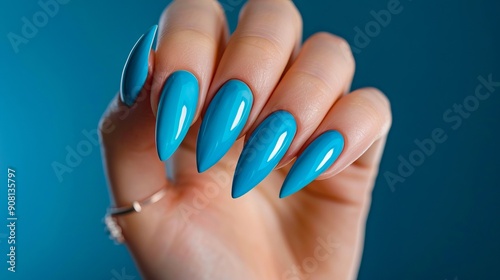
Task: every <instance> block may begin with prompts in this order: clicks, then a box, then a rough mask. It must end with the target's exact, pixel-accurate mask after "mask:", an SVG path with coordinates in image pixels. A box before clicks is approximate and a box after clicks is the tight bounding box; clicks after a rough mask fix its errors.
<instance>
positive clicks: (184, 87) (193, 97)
mask: <svg viewBox="0 0 500 280" xmlns="http://www.w3.org/2000/svg"><path fill="white" fill-rule="evenodd" d="M198 91H199V86H198V80H197V79H196V77H195V76H194V75H193V74H191V73H190V72H188V71H183V70H181V71H176V72H174V73H172V74H171V75H170V77H168V79H167V81H166V82H165V85H164V86H163V89H162V91H161V97H160V103H159V104H158V114H157V116H156V148H157V149H158V156H159V157H160V160H162V161H164V160H167V159H168V158H170V156H172V154H173V153H174V152H175V151H176V150H177V148H178V147H179V145H180V144H181V142H182V140H183V139H184V137H185V136H186V134H187V132H188V130H189V127H190V126H191V123H192V122H193V118H194V115H195V112H196V106H197V104H198Z"/></svg>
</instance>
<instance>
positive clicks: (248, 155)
mask: <svg viewBox="0 0 500 280" xmlns="http://www.w3.org/2000/svg"><path fill="white" fill-rule="evenodd" d="M296 131H297V123H296V122H295V119H294V118H293V116H292V114H290V113H288V112H286V111H277V112H274V113H272V114H271V115H269V116H268V117H267V118H266V119H265V120H264V121H263V122H262V123H261V124H260V125H259V126H258V127H257V128H256V129H255V131H254V132H253V133H252V135H251V136H250V138H249V139H248V142H247V143H246V144H245V147H244V148H243V152H242V153H241V156H240V158H239V160H238V164H237V165H236V171H235V173H234V179H233V188H232V196H233V198H237V197H240V196H242V195H244V194H245V193H247V192H248V191H250V190H251V189H253V188H254V187H255V186H256V185H257V184H259V183H260V182H261V181H262V180H264V178H265V177H266V176H267V175H269V173H271V171H272V170H273V169H274V168H275V167H276V165H277V164H278V163H279V161H280V160H281V158H283V156H284V155H285V153H286V151H287V150H288V148H289V147H290V144H291V143H292V141H293V138H294V137H295V132H296Z"/></svg>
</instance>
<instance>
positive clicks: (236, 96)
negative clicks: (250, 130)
mask: <svg viewBox="0 0 500 280" xmlns="http://www.w3.org/2000/svg"><path fill="white" fill-rule="evenodd" d="M252 103H253V95H252V92H251V90H250V88H249V87H248V86H247V85H246V84H245V83H243V82H242V81H238V80H230V81H228V82H227V83H225V84H224V85H223V86H222V88H221V89H220V90H219V91H218V92H217V94H216V95H215V97H214V98H213V100H212V101H211V102H210V105H209V106H208V109H207V112H206V113H205V116H204V117H203V122H202V123H201V127H200V132H199V134H198V142H197V145H196V146H197V147H196V163H197V167H198V172H204V171H205V170H207V169H209V168H210V167H212V166H213V165H214V164H216V163H217V162H218V161H219V160H220V159H221V158H222V157H223V156H224V155H225V154H226V153H227V151H229V149H230V148H231V146H233V144H234V142H235V141H236V139H237V138H238V135H239V134H240V133H241V130H243V127H244V126H245V123H246V121H247V119H248V116H249V115H250V110H251V109H252Z"/></svg>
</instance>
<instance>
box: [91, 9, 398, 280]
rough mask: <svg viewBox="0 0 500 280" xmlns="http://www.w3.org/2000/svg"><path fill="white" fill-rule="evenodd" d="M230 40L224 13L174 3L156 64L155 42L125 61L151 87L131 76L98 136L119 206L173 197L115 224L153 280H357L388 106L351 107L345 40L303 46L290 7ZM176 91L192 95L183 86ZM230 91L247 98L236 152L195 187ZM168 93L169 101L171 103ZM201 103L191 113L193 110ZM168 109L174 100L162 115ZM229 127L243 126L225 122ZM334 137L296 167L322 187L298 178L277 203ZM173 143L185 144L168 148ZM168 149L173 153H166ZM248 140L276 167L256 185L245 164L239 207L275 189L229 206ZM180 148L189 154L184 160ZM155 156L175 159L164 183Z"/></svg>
mask: <svg viewBox="0 0 500 280" xmlns="http://www.w3.org/2000/svg"><path fill="white" fill-rule="evenodd" d="M227 30H228V28H227V26H226V20H225V18H224V13H223V10H222V9H221V7H220V6H219V5H218V3H217V2H216V1H211V0H206V1H200V0H182V1H181V0H178V1H175V2H174V3H172V4H171V5H170V6H169V7H168V8H167V9H166V10H165V12H164V13H163V15H162V17H161V20H160V24H159V32H158V34H159V36H158V46H157V48H156V51H151V52H150V53H149V45H150V44H151V42H150V41H151V40H152V38H153V36H154V30H152V31H150V32H149V33H148V36H145V37H144V38H143V41H142V42H143V44H142V45H141V44H139V45H141V46H137V47H136V48H137V50H136V52H140V51H142V52H144V50H143V49H144V46H146V47H147V48H148V49H147V52H146V55H144V53H143V54H142V56H140V55H137V56H136V57H135V58H131V59H135V61H133V62H131V61H130V59H129V64H134V65H129V66H128V67H129V68H131V67H136V68H137V69H141V68H140V67H141V65H140V64H141V63H142V72H140V71H139V72H137V71H136V72H134V73H135V74H134V75H136V76H135V77H137V75H139V74H141V73H142V74H143V80H142V83H141V79H138V80H130V77H128V76H127V75H125V76H124V79H125V80H124V83H125V84H124V85H122V98H120V96H119V95H117V97H116V98H115V99H114V100H113V101H112V102H111V104H110V106H109V108H108V110H107V112H106V113H105V114H104V116H103V118H102V120H101V123H100V130H101V138H102V143H103V154H104V160H105V166H106V172H107V176H108V179H109V184H110V187H111V192H112V195H113V198H114V205H116V206H118V207H121V206H128V205H131V203H132V202H133V201H136V200H141V199H143V198H145V197H148V196H150V195H151V194H153V193H155V192H157V191H158V190H159V189H161V188H162V187H166V188H167V189H168V191H167V194H166V196H165V197H163V198H162V199H161V200H160V201H158V202H156V203H154V204H151V205H149V206H147V207H144V208H143V209H142V211H141V212H140V213H132V214H128V215H122V216H118V217H117V221H118V224H119V225H120V226H121V227H122V230H123V235H124V238H125V240H126V245H127V246H128V248H129V250H130V251H131V253H132V255H133V257H134V259H135V261H136V263H137V265H138V267H139V268H140V270H141V273H142V274H143V275H144V277H145V278H147V279H190V280H192V279H219V280H221V279H288V280H291V279H329V280H331V279H353V278H355V277H356V275H357V270H358V266H359V262H360V257H361V252H362V247H363V239H364V226H365V221H366V216H367V212H368V209H369V205H370V195H371V191H372V187H373V184H374V181H375V178H376V176H377V172H378V165H379V161H380V158H381V154H382V151H383V147H384V143H385V139H386V135H387V133H388V130H389V128H390V125H391V113H390V106H389V102H388V100H387V99H386V97H385V96H384V95H383V94H382V93H381V92H380V91H378V90H376V89H373V88H362V89H358V90H356V91H353V92H351V93H349V91H350V84H351V81H352V78H353V74H354V60H353V56H352V54H351V52H350V49H349V46H348V44H347V43H346V41H345V40H343V39H341V38H339V37H337V36H335V35H331V34H328V33H318V34H315V35H313V36H311V37H310V38H308V39H307V40H306V41H305V42H304V44H303V45H301V37H302V20H301V17H300V14H299V12H298V11H297V10H296V8H295V7H294V5H293V3H292V2H291V1H285V0H251V1H249V2H248V3H247V4H246V6H245V7H244V10H243V12H242V14H241V16H240V21H239V24H238V27H237V29H236V31H235V32H234V34H233V35H232V36H231V37H230V38H229V36H228V31H227ZM148 44H149V45H148ZM148 53H149V55H148ZM144 57H145V58H144ZM138 65H139V66H138ZM134 70H135V68H134ZM178 70H185V71H188V72H190V73H191V74H192V75H194V77H195V81H197V83H196V82H195V83H194V84H193V82H191V84H188V82H189V79H191V80H192V75H191V76H190V75H189V74H188V73H187V72H183V74H182V75H184V76H182V77H181V78H176V79H177V80H175V81H174V78H172V79H170V80H168V78H169V77H170V78H171V77H172V76H173V75H176V74H174V73H178V72H177V71H178ZM127 73H128V72H127ZM137 73H139V74H137ZM139 76H140V75H139ZM190 77H191V78H190ZM183 79H184V80H186V79H187V80H188V81H187V82H186V81H184V80H183ZM179 80H180V81H181V82H182V81H184V84H181V86H179V83H181V82H179ZM229 80H237V81H239V82H235V83H236V84H237V85H238V86H239V87H240V89H241V88H243V90H242V92H245V85H246V86H248V88H249V89H250V90H251V98H253V104H252V107H251V110H248V112H247V114H246V115H245V113H243V116H244V118H246V122H242V123H241V124H238V125H237V128H236V129H239V130H241V132H240V133H239V134H238V133H237V134H238V135H239V140H238V141H236V142H235V143H234V145H229V146H232V147H231V148H230V149H229V151H228V152H227V153H226V154H225V156H224V157H223V158H222V159H220V160H219V161H218V162H217V163H216V164H215V165H213V166H212V167H211V168H209V169H208V170H206V171H205V172H203V173H201V174H200V173H198V171H197V163H198V164H201V165H206V166H205V167H203V166H201V167H200V168H201V169H206V168H207V166H209V165H211V163H210V162H208V163H207V158H206V155H205V158H203V155H202V156H201V157H202V158H201V159H199V160H198V161H197V158H196V149H197V144H196V139H197V135H198V131H199V129H200V125H201V123H202V119H205V118H206V119H209V116H207V115H208V113H207V112H209V111H212V113H211V114H212V115H217V113H214V111H215V112H217V111H219V112H223V114H221V113H218V115H219V116H220V115H225V116H227V118H230V115H231V114H230V113H231V112H230V110H226V109H227V108H225V107H222V105H220V104H219V105H220V106H219V107H217V106H214V108H215V109H216V110H214V109H209V105H210V103H211V101H212V100H214V96H216V94H217V93H218V92H219V89H221V88H222V87H223V86H224V85H225V84H226V82H227V81H229ZM137 81H139V82H138V83H139V85H140V86H142V90H141V91H140V94H139V95H138V96H137V95H134V92H133V91H131V90H130V87H131V83H133V82H137ZM126 83H128V84H126ZM133 85H135V84H132V86H133ZM164 85H167V86H165V88H170V89H169V90H162V88H163V87H164ZM139 88H140V87H139ZM227 92H229V93H227ZM246 92H247V93H248V91H246ZM135 93H139V92H138V91H136V92H135ZM180 93H182V94H183V95H180ZM193 93H194V94H195V97H196V98H195V99H194V103H193V101H192V100H189V98H190V95H191V97H192V94H193ZM231 94H233V95H231ZM163 95H165V96H169V97H164V98H163V99H165V100H166V101H163V103H161V104H160V106H159V102H160V98H161V97H163ZM172 96H173V97H172ZM179 96H182V98H186V100H185V101H184V102H185V103H184V104H186V105H185V108H184V109H183V110H184V112H183V113H182V115H183V116H184V117H183V119H182V120H184V122H187V123H186V125H184V126H183V125H182V121H179V119H176V118H177V117H178V116H177V117H176V116H175V112H178V111H179V110H180V108H176V107H175V106H174V105H175V104H173V101H172V100H175V98H180V97H179ZM221 96H222V97H221V100H225V99H227V98H232V97H234V92H233V93H231V91H226V94H223V95H221ZM191 99H192V98H191ZM190 104H191V105H190ZM192 104H195V105H192ZM246 105H248V104H246ZM169 106H170V107H169ZM172 106H174V107H172ZM167 109H168V110H167ZM176 110H177V111H176ZM276 111H286V112H288V113H286V114H285V117H290V116H293V118H292V119H291V120H290V118H289V119H288V121H289V123H288V124H286V125H285V126H280V125H281V124H282V123H285V122H286V120H283V119H281V120H279V118H278V119H277V120H276V122H277V126H275V127H274V128H272V129H270V130H269V131H268V134H269V135H268V137H267V138H266V139H267V140H266V139H265V140H262V139H264V136H265V135H264V134H260V136H258V137H256V139H257V138H258V139H257V140H255V139H254V140H249V137H250V135H252V133H254V132H255V131H259V130H260V131H262V126H259V125H260V124H262V123H263V122H265V120H266V119H268V118H269V116H270V115H271V114H272V113H273V112H276ZM173 112H174V113H173ZM245 112H246V111H245ZM158 115H160V116H158ZM157 116H158V121H157ZM240 116H241V114H240ZM282 117H283V116H282ZM219 118H220V117H219ZM244 118H243V119H244ZM240 119H241V118H240ZM190 120H192V122H189V121H190ZM233 120H234V116H233V119H229V120H227V119H226V122H227V121H231V122H233ZM219 121H220V120H219ZM157 122H158V130H159V131H158V135H156V136H157V137H158V151H157V145H156V143H155V125H156V123H157ZM234 122H235V123H237V121H234ZM191 123H192V125H190V124H191ZM176 125H177V126H176ZM208 125H210V123H209V124H208ZM214 126H215V127H217V128H214ZM220 127H224V126H223V125H220V124H219V123H216V124H215V125H214V124H212V128H213V129H215V130H217V129H220ZM259 127H260V128H259ZM169 128H170V130H169ZM173 128H175V129H173ZM188 128H189V131H188ZM283 129H285V130H287V131H288V134H287V136H286V137H285V138H283V139H281V140H283V141H281V142H282V143H281V144H282V146H281V148H280V149H278V150H276V151H274V152H273V155H270V154H269V151H270V150H269V149H268V148H267V147H268V146H269V145H271V144H269V143H272V146H273V147H274V145H276V147H277V146H278V144H276V143H277V142H276V141H277V140H276V132H278V131H281V130H283ZM294 130H296V132H295V136H294V137H293V134H294ZM172 131H174V132H172ZM327 131H336V132H331V133H332V134H331V137H332V138H331V139H330V140H331V141H326V140H329V139H328V138H325V139H326V140H325V141H324V142H317V143H319V144H318V145H316V148H315V149H313V148H311V149H310V152H308V153H309V154H308V155H307V159H308V160H309V161H308V160H304V161H303V162H306V163H302V164H301V165H302V166H305V167H302V169H304V170H305V169H307V170H309V169H311V168H312V167H313V166H314V167H317V168H318V170H320V171H322V172H320V171H318V172H320V173H321V175H320V176H319V177H318V178H317V180H315V181H312V182H310V183H309V182H308V181H310V180H312V179H314V178H315V177H316V176H317V175H319V174H316V173H314V171H315V170H312V169H311V170H309V171H310V172H309V173H307V174H306V173H303V172H304V171H303V170H302V171H301V170H299V171H295V172H292V173H295V174H299V175H294V176H295V177H294V178H293V180H292V179H289V180H290V181H293V182H291V183H290V186H291V187H290V188H289V189H288V190H287V191H284V192H283V193H282V195H283V196H287V195H289V196H288V197H286V198H283V199H280V198H279V197H278V194H279V191H280V189H281V186H282V184H283V181H284V179H285V177H286V176H287V174H288V173H289V171H290V169H291V167H292V165H293V163H294V162H295V163H298V162H299V161H300V158H299V159H298V160H295V161H293V159H295V158H297V157H298V156H300V155H303V154H305V153H306V152H304V151H305V149H306V148H307V147H309V146H314V145H310V144H311V143H314V142H313V141H314V140H316V139H319V138H318V137H319V136H320V135H322V134H324V133H325V132H327ZM172 133H174V134H176V136H177V138H176V137H171V138H169V137H167V136H168V135H173V134H172ZM185 133H187V135H186V136H185V138H184V139H182V136H183V134H185ZM255 133H256V134H259V133H257V132H255ZM165 135H167V136H165ZM179 135H180V136H179ZM273 135H274V136H273ZM216 136H217V135H216ZM216 136H212V138H213V137H216ZM206 137H207V139H208V138H210V137H208V136H206ZM234 138H236V135H235V136H234ZM261 138H262V139H261ZM165 139H167V140H168V139H170V140H171V139H173V140H172V141H171V142H168V143H166V142H165V141H166V140H165ZM245 139H246V140H247V143H248V142H251V141H257V142H259V141H261V143H260V144H262V145H261V148H260V149H256V150H255V151H253V152H254V154H253V158H254V159H255V158H257V159H258V158H259V156H260V157H261V158H262V157H263V154H265V153H267V154H265V157H267V156H268V155H269V159H270V161H273V160H274V161H276V163H275V164H274V165H273V164H270V165H269V166H266V167H267V168H270V170H273V169H274V170H273V171H272V172H270V173H269V172H267V171H266V170H265V169H266V168H261V169H259V170H258V171H257V172H256V173H255V174H253V175H252V171H253V169H252V164H253V163H250V164H248V162H251V161H252V160H251V159H249V157H250V156H249V153H248V151H247V152H245V155H246V156H245V159H244V160H242V161H243V162H244V163H242V165H245V162H246V163H247V164H246V166H245V167H241V168H240V169H245V170H243V171H242V170H240V171H241V172H240V171H239V172H238V176H239V178H238V182H235V184H237V185H238V186H239V187H238V188H239V189H237V190H233V192H232V194H233V195H234V196H241V195H242V194H243V193H245V192H246V191H248V190H249V189H251V187H253V186H252V184H253V183H254V182H256V181H259V179H258V178H257V179H256V177H255V176H257V177H259V176H261V177H265V175H266V174H267V173H269V175H268V176H267V177H266V178H265V179H264V180H263V181H262V182H261V183H260V184H259V185H258V186H257V187H255V188H254V189H252V190H250V191H248V193H246V194H244V195H243V196H241V197H240V198H237V199H233V198H232V197H231V188H232V181H233V175H234V172H235V166H236V163H237V162H238V158H239V156H240V154H241V152H242V148H243V145H244V141H245ZM292 139H293V141H292ZM182 140H183V141H182ZM176 141H177V142H178V143H180V141H182V143H181V144H180V146H178V148H177V146H176V145H177V142H176ZM207 141H209V140H207ZM262 141H264V142H262ZM266 141H267V142H266ZM289 142H291V144H290V143H289ZM202 143H206V142H203V141H202ZM266 143H267V144H266ZM332 143H334V144H335V145H336V146H335V149H333V148H332V151H334V152H333V154H332V153H331V152H330V154H329V157H328V156H326V155H325V154H321V153H319V152H321V151H320V150H321V148H323V147H325V145H333V144H332ZM226 144H227V143H226ZM229 144H232V143H229ZM254 144H255V143H254ZM257 144H258V143H257ZM268 144H269V145H268ZM288 144H290V146H289V147H287V145H288ZM229 146H228V148H229ZM318 147H319V148H318ZM209 148H210V147H209ZM254 148H255V147H254ZM286 148H288V149H286ZM198 149H200V147H199V145H198ZM204 149H208V148H207V147H205V148H204ZM266 149H267V150H266ZM173 151H175V153H174V154H173V155H172V156H171V157H170V154H171V153H172V152H173ZM318 153H319V154H318ZM158 155H160V156H161V157H162V158H163V159H165V158H169V161H168V165H169V168H167V169H168V170H169V171H168V172H166V171H165V170H166V169H165V165H164V163H163V162H162V161H161V160H160V159H159V156H158ZM271 158H272V159H271ZM318 158H319V159H322V158H329V159H328V160H327V159H325V162H326V163H327V164H328V165H325V163H323V165H321V164H319V165H318V160H317V159H318ZM311 159H312V160H311ZM202 160H205V162H201V163H200V161H202ZM314 160H316V161H314ZM208 161H209V160H208ZM212 161H213V159H212ZM215 161H217V160H215ZM278 161H279V162H280V163H279V164H278V165H277V166H276V164H277V163H278ZM290 161H292V162H290ZM320 165H321V166H320ZM275 166H276V167H277V168H274V167H275ZM261 167H262V166H261ZM308 168H309V169H308ZM298 169H299V168H298ZM313 169H314V168H313ZM323 169H325V170H323ZM311 172H312V173H311ZM167 173H168V174H167ZM242 174H243V175H244V176H243V175H242ZM249 174H250V175H249ZM167 175H168V178H170V179H167ZM252 176H254V177H252ZM299 183H309V184H307V186H306V187H305V188H303V189H302V190H300V191H298V192H297V193H295V194H292V193H293V192H295V191H297V190H298V189H300V187H301V186H300V184H299Z"/></svg>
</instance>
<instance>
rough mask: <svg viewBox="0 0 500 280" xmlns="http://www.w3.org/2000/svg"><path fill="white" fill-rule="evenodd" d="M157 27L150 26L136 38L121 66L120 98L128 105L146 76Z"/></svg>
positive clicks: (142, 84) (131, 102)
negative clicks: (123, 64)
mask: <svg viewBox="0 0 500 280" xmlns="http://www.w3.org/2000/svg"><path fill="white" fill-rule="evenodd" d="M157 29H158V25H154V26H152V27H151V28H150V29H149V30H148V32H146V33H145V34H143V35H142V36H141V37H140V38H139V40H137V42H136V43H135V45H134V47H133V48H132V50H131V51H130V54H129V55H128V58H127V61H126V62H125V66H124V67H123V71H122V78H121V82H120V98H121V100H122V102H123V103H125V104H126V105H127V106H129V107H130V106H132V105H134V103H135V100H136V99H137V96H139V93H141V89H142V87H143V86H144V83H145V82H146V79H147V77H148V65H149V53H150V51H151V47H152V46H153V42H154V40H155V36H156V30H157Z"/></svg>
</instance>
